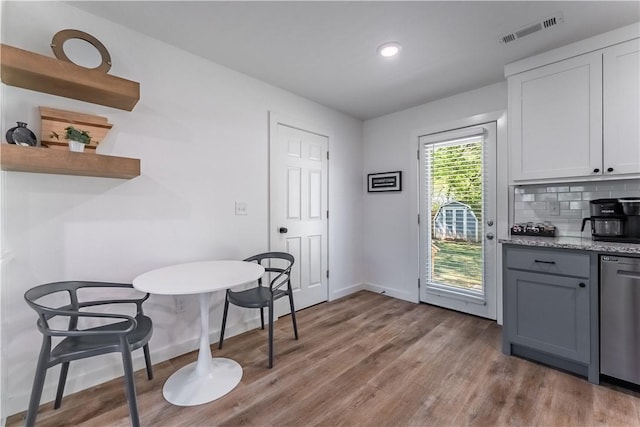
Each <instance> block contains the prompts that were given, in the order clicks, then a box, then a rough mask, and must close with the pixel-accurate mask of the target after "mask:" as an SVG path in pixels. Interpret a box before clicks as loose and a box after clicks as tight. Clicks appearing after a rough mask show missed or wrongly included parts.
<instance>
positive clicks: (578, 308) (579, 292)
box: [503, 245, 599, 382]
mask: <svg viewBox="0 0 640 427" xmlns="http://www.w3.org/2000/svg"><path fill="white" fill-rule="evenodd" d="M503 256H504V272H503V283H504V329H503V332H504V335H503V345H504V348H503V349H504V352H505V353H506V354H516V355H519V356H522V357H525V358H529V359H533V360H537V361H540V362H542V363H546V364H549V365H552V366H555V367H558V368H561V369H565V370H568V371H571V372H574V373H577V374H580V375H584V376H587V377H589V380H590V381H592V382H598V376H599V375H598V369H597V364H596V365H595V366H594V364H593V363H592V362H595V361H593V360H592V346H594V345H595V346H597V341H595V342H592V336H593V334H592V322H591V320H592V319H591V315H592V309H591V303H592V301H591V295H592V292H591V291H592V290H594V291H596V295H597V279H596V280H593V281H592V280H591V277H592V276H591V257H590V254H589V253H587V252H572V251H565V250H558V249H548V248H531V247H518V246H512V245H504V254H503ZM593 315H595V316H597V311H596V312H595V313H593Z"/></svg>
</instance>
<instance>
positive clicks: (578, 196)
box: [512, 179, 640, 237]
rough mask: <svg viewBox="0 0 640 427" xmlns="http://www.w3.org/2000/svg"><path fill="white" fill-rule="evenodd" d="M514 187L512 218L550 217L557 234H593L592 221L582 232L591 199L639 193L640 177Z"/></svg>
mask: <svg viewBox="0 0 640 427" xmlns="http://www.w3.org/2000/svg"><path fill="white" fill-rule="evenodd" d="M512 188H513V222H514V223H521V222H534V223H538V222H544V221H548V222H550V223H551V224H553V225H555V226H556V235H557V236H572V237H591V233H590V226H589V224H587V227H585V231H584V232H582V233H581V232H580V227H581V225H582V218H586V217H588V216H590V213H589V201H590V200H594V199H607V198H618V197H640V179H633V180H624V181H601V182H585V183H571V184H558V185H548V184H539V185H521V186H516V187H512Z"/></svg>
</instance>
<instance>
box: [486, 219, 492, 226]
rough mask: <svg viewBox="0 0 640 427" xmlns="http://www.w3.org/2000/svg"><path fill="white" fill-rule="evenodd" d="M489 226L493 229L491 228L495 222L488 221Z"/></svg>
mask: <svg viewBox="0 0 640 427" xmlns="http://www.w3.org/2000/svg"><path fill="white" fill-rule="evenodd" d="M487 225H488V226H489V227H491V226H492V225H493V220H492V219H490V220H489V221H487Z"/></svg>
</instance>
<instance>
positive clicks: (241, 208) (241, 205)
mask: <svg viewBox="0 0 640 427" xmlns="http://www.w3.org/2000/svg"><path fill="white" fill-rule="evenodd" d="M236 215H247V204H246V203H245V202H236Z"/></svg>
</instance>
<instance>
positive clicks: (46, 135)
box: [40, 107, 113, 150]
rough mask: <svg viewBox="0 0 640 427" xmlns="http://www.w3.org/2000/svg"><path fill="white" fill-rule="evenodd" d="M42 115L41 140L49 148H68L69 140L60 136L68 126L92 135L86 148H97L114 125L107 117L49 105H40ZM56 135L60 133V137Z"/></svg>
mask: <svg viewBox="0 0 640 427" xmlns="http://www.w3.org/2000/svg"><path fill="white" fill-rule="evenodd" d="M40 117H41V118H42V123H41V127H40V130H41V132H40V141H41V144H42V145H43V146H45V147H49V148H57V149H66V148H67V140H65V139H64V138H60V137H59V136H60V135H64V134H65V133H66V128H67V127H69V126H73V127H76V128H80V129H82V130H85V131H87V132H88V133H89V134H90V135H91V142H90V143H89V144H87V145H86V148H87V149H90V150H95V149H96V147H97V146H98V144H99V143H100V142H102V141H104V138H105V137H106V136H107V132H109V130H110V129H111V128H112V127H113V125H112V124H111V123H109V122H108V120H107V118H106V117H101V116H94V115H92V114H84V113H76V112H73V111H64V110H56V109H54V108H48V107H40ZM54 135H58V138H56V137H55V136H54Z"/></svg>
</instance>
